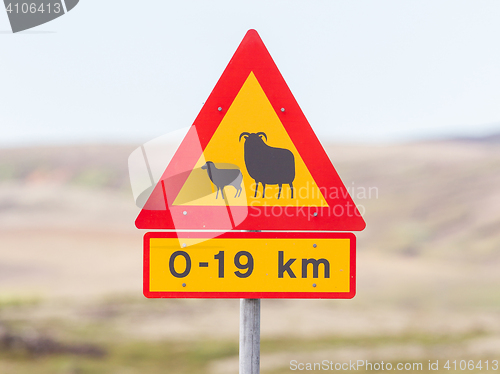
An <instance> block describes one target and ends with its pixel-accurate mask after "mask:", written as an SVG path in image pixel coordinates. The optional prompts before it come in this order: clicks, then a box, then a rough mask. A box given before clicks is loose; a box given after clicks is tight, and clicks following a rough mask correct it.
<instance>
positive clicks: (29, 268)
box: [0, 133, 500, 374]
mask: <svg viewBox="0 0 500 374" xmlns="http://www.w3.org/2000/svg"><path fill="white" fill-rule="evenodd" d="M137 146H138V145H132V144H131V145H123V144H122V145H113V144H95V145H76V146H32V147H11V148H1V149H0V373H2V374H14V373H15V374H24V373H40V374H45V373H47V374H48V373H51V374H52V373H56V374H76V373H78V374H83V373H92V374H93V373H95V374H97V373H152V374H155V373H174V374H176V373H214V374H215V373H218V374H224V373H236V372H237V368H238V332H239V330H238V326H239V300H180V299H179V300H158V299H155V300H152V299H151V300H148V299H145V298H144V297H143V296H142V236H143V234H144V232H145V231H141V230H137V229H136V228H135V226H134V220H135V218H136V215H137V214H138V212H139V209H138V208H137V207H136V206H135V205H134V201H133V197H132V193H131V189H130V183H129V179H128V170H127V158H128V155H129V154H130V153H131V152H132V151H133V150H134V149H135V148H136V147H137ZM324 146H325V148H326V150H327V152H328V154H329V156H330V158H331V160H332V162H333V164H334V166H335V167H336V169H337V171H338V173H339V175H340V176H341V178H342V179H343V181H344V184H345V185H346V187H348V188H349V189H350V192H351V193H352V195H353V199H354V200H355V202H356V203H357V204H358V206H360V207H361V210H362V211H364V212H365V214H364V218H365V220H366V222H367V228H366V230H365V231H364V232H361V233H358V234H357V237H358V246H357V247H358V252H357V254H358V257H357V263H358V265H357V269H358V270H357V273H358V282H357V290H358V291H357V295H356V297H355V298H354V299H352V300H263V302H262V357H261V367H262V372H263V373H270V374H280V373H288V372H290V364H289V363H290V360H297V361H298V362H320V361H322V360H329V361H334V362H346V361H349V360H371V361H372V362H381V361H384V362H394V363H397V362H422V363H424V366H423V368H424V372H426V371H427V370H426V369H427V362H428V360H439V361H440V365H443V364H444V362H445V361H446V360H461V359H466V360H476V361H477V360H479V359H482V360H490V362H491V360H493V359H496V360H500V292H499V291H500V272H499V271H498V269H499V267H500V209H499V206H500V188H499V187H500V133H498V134H496V135H495V134H494V135H490V136H483V137H476V138H474V137H469V138H467V137H464V138H449V139H440V140H428V141H414V142H399V143H387V144H379V145H377V144H370V145H359V144H358V145H353V144H351V145H349V144H334V143H326V144H324ZM369 188H371V190H370V191H371V196H370V195H369V194H368V193H366V194H365V195H364V194H363V193H362V191H363V189H365V191H368V189H369ZM459 371H460V370H459ZM476 371H478V370H476ZM483 371H484V369H483ZM449 372H454V370H450V371H449ZM469 372H471V371H469Z"/></svg>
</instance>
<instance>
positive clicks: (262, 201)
mask: <svg viewBox="0 0 500 374" xmlns="http://www.w3.org/2000/svg"><path fill="white" fill-rule="evenodd" d="M243 132H248V133H258V132H264V133H265V134H266V135H267V141H266V143H267V144H268V145H269V146H271V147H276V148H285V149H288V150H290V151H291V152H292V153H293V155H294V157H295V179H294V181H293V187H294V196H293V199H292V198H291V191H290V187H289V186H288V184H284V185H283V187H282V190H281V196H280V198H279V199H278V191H279V188H278V185H266V196H265V198H262V184H259V189H258V192H257V197H254V194H255V181H254V180H253V179H252V177H251V176H250V175H249V174H248V172H247V169H246V166H245V158H244V143H245V140H244V139H241V141H239V137H240V134H241V133H243ZM208 161H212V162H213V163H214V164H215V165H216V167H217V168H224V169H229V168H231V169H234V168H239V169H240V170H241V173H242V176H243V183H242V185H241V187H242V191H241V194H239V196H238V197H236V194H237V190H236V188H235V187H234V186H231V185H228V186H226V187H225V188H224V192H225V199H223V198H222V196H221V193H220V192H219V193H218V196H217V192H216V187H215V186H214V185H213V184H212V183H211V181H210V179H209V176H208V173H207V170H203V169H201V167H202V166H203V165H205V163H206V162H208ZM235 184H236V183H235ZM216 196H217V198H216ZM173 205H196V206H200V205H203V206H225V205H229V206H298V207H301V206H328V204H327V202H326V201H325V199H324V197H323V195H322V193H321V191H320V190H319V188H318V187H317V185H316V182H315V181H314V179H313V177H312V176H311V173H310V172H309V170H308V169H307V166H306V165H305V164H304V161H303V160H302V157H301V156H300V154H299V153H298V152H297V149H296V148H295V145H294V144H293V142H292V140H291V139H290V137H289V136H288V133H287V132H286V130H285V128H284V127H283V124H282V123H281V121H280V120H279V118H278V116H277V114H276V112H275V111H274V109H273V107H272V106H271V103H270V102H269V100H268V98H267V96H266V94H265V93H264V91H263V90H262V87H261V86H260V84H259V82H258V81H257V78H256V77H255V75H254V74H253V72H251V73H250V75H249V76H248V78H247V79H246V81H245V83H244V84H243V86H242V87H241V90H240V92H239V93H238V95H237V96H236V98H235V100H234V102H233V104H232V105H231V107H230V108H229V109H228V111H227V113H226V115H225V116H224V118H223V120H222V121H221V123H220V124H219V127H218V128H217V130H216V131H215V133H214V135H213V137H212V139H211V140H210V142H209V143H208V145H207V147H206V148H205V150H204V152H203V154H202V155H201V157H200V158H199V160H198V162H197V163H196V165H195V168H194V169H193V171H192V172H191V173H190V175H189V177H188V178H187V180H186V182H185V183H184V186H183V187H182V189H181V190H180V192H179V195H178V196H177V197H176V199H175V201H174V203H173Z"/></svg>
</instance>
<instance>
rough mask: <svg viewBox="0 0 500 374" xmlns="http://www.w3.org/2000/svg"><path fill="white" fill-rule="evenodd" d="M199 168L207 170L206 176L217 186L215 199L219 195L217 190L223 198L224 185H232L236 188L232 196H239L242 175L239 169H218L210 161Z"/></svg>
mask: <svg viewBox="0 0 500 374" xmlns="http://www.w3.org/2000/svg"><path fill="white" fill-rule="evenodd" d="M201 168H202V169H203V170H206V171H207V173H208V177H209V178H210V180H211V181H212V183H213V184H215V186H216V187H217V194H216V195H215V198H216V199H217V198H218V197H219V190H220V193H221V195H222V198H223V199H224V187H226V186H233V187H234V188H236V195H234V197H239V196H240V195H241V190H242V187H241V182H242V181H243V175H241V171H240V170H239V169H218V168H217V167H216V166H215V164H214V163H213V162H212V161H207V163H206V164H205V165H203V166H202V167H201Z"/></svg>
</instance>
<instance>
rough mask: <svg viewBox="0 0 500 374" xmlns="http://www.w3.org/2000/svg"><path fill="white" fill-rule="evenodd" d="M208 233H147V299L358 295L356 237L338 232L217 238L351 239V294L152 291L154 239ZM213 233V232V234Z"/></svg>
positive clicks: (229, 234)
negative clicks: (151, 258)
mask: <svg viewBox="0 0 500 374" xmlns="http://www.w3.org/2000/svg"><path fill="white" fill-rule="evenodd" d="M207 234H209V233H207V232H174V231H171V232H148V233H146V234H145V235H144V267H143V282H144V283H143V293H144V296H146V297H147V298H150V299H151V298H154V299H157V298H199V299H352V298H353V297H354V296H355V295H356V236H355V235H354V234H353V233H339V232H272V231H267V232H234V231H230V232H224V233H221V234H220V235H218V236H216V238H217V239H350V269H349V270H350V276H351V279H350V284H349V286H350V291H349V292H151V291H149V286H150V271H149V265H150V255H149V253H150V252H149V250H150V247H149V243H150V239H152V238H179V237H181V238H186V239H188V238H207V237H211V235H210V236H208V235H207ZM210 234H213V232H210Z"/></svg>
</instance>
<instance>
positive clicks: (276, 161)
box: [240, 132, 295, 199]
mask: <svg viewBox="0 0 500 374" xmlns="http://www.w3.org/2000/svg"><path fill="white" fill-rule="evenodd" d="M242 137H244V138H245V149H244V151H245V165H246V167H247V171H248V174H250V176H251V177H252V178H253V179H255V183H256V185H255V196H254V197H257V190H258V188H259V183H262V197H266V184H277V185H278V186H279V191H278V199H279V198H280V195H281V186H282V185H283V184H288V185H289V186H290V190H291V191H292V193H291V195H292V196H291V198H292V199H293V180H294V179H295V157H294V156H293V153H292V152H291V151H290V150H288V149H284V148H274V147H270V146H268V145H267V144H266V143H264V140H262V137H264V138H266V141H267V135H266V134H265V133H263V132H258V133H248V132H242V133H241V134H240V141H241V138H242Z"/></svg>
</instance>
